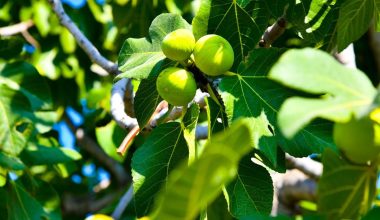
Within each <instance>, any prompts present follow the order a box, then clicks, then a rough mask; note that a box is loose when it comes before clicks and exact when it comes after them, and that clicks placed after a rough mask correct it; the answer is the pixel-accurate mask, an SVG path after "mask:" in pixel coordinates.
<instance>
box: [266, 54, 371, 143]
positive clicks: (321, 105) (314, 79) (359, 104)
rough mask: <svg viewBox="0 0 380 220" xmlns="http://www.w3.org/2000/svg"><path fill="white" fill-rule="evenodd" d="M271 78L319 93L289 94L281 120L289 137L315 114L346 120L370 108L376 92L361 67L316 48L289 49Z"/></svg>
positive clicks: (302, 89) (283, 107)
mask: <svg viewBox="0 0 380 220" xmlns="http://www.w3.org/2000/svg"><path fill="white" fill-rule="evenodd" d="M322 67H323V68H322ZM270 78H271V79H273V80H276V81H277V82H280V83H281V84H283V85H285V86H288V87H290V88H293V89H297V90H300V91H303V92H306V93H310V94H313V95H315V96H317V97H315V98H313V97H312V98H303V97H294V98H289V99H288V100H287V101H286V102H285V103H284V105H283V106H282V107H281V110H280V113H279V115H278V120H279V122H278V123H279V125H280V127H281V129H282V132H283V133H284V135H285V136H286V137H293V136H294V135H295V134H296V133H297V132H298V131H299V130H300V129H302V128H303V127H304V126H305V125H306V124H308V123H310V121H311V120H313V119H315V118H316V117H321V118H324V119H329V120H332V121H339V122H345V121H347V120H349V119H350V117H351V116H352V114H353V113H354V114H359V113H360V112H361V111H362V110H363V109H365V108H367V107H368V105H370V104H371V103H372V100H373V98H374V96H375V94H376V90H375V88H374V87H373V85H372V83H371V81H370V80H369V79H368V78H367V77H366V76H365V74H363V73H362V72H361V71H360V70H357V69H351V68H347V67H344V66H343V65H341V64H339V63H338V62H337V61H336V60H335V59H334V58H333V57H331V56H330V55H329V54H327V53H324V52H322V51H318V50H314V49H302V50H290V51H288V52H286V53H285V54H284V55H283V57H281V59H280V60H279V61H278V62H277V63H276V65H274V66H273V68H272V69H271V72H270ZM300 106H302V108H300Z"/></svg>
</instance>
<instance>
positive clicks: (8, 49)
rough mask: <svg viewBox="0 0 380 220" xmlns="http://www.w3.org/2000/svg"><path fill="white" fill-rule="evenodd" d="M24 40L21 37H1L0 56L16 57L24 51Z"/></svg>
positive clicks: (4, 57) (6, 57) (5, 57)
mask: <svg viewBox="0 0 380 220" xmlns="http://www.w3.org/2000/svg"><path fill="white" fill-rule="evenodd" d="M22 46H23V41H22V40H21V38H18V37H12V38H5V39H1V38H0V58H3V59H11V58H15V57H16V56H17V55H19V54H20V53H21V51H22Z"/></svg>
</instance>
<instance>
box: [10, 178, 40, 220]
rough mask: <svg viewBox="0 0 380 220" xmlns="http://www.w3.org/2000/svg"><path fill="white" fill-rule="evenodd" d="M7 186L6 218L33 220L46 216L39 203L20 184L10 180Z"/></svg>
mask: <svg viewBox="0 0 380 220" xmlns="http://www.w3.org/2000/svg"><path fill="white" fill-rule="evenodd" d="M7 187H8V190H7V194H8V196H7V199H8V202H7V210H8V220H14V219H20V220H34V219H44V218H46V217H47V214H46V212H45V211H44V209H43V207H42V206H41V204H40V203H38V202H37V200H36V199H34V198H33V197H32V196H31V195H30V194H29V193H28V192H26V191H25V189H24V188H23V187H22V186H21V185H19V184H17V183H15V182H10V183H9V184H8V186H7Z"/></svg>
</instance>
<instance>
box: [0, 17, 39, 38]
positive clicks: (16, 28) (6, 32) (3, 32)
mask: <svg viewBox="0 0 380 220" xmlns="http://www.w3.org/2000/svg"><path fill="white" fill-rule="evenodd" d="M33 25H34V23H33V21H32V20H27V21H23V22H20V23H18V24H14V25H10V26H7V27H1V28H0V36H11V35H15V34H19V33H22V32H24V31H27V30H28V29H29V28H31V27H33Z"/></svg>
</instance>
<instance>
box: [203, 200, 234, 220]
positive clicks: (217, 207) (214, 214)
mask: <svg viewBox="0 0 380 220" xmlns="http://www.w3.org/2000/svg"><path fill="white" fill-rule="evenodd" d="M234 219H235V218H234V217H232V215H231V214H230V213H229V211H228V206H227V202H226V198H224V195H223V194H220V195H219V196H218V198H216V199H215V200H214V201H213V202H212V203H211V204H210V205H208V206H207V220H234Z"/></svg>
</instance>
